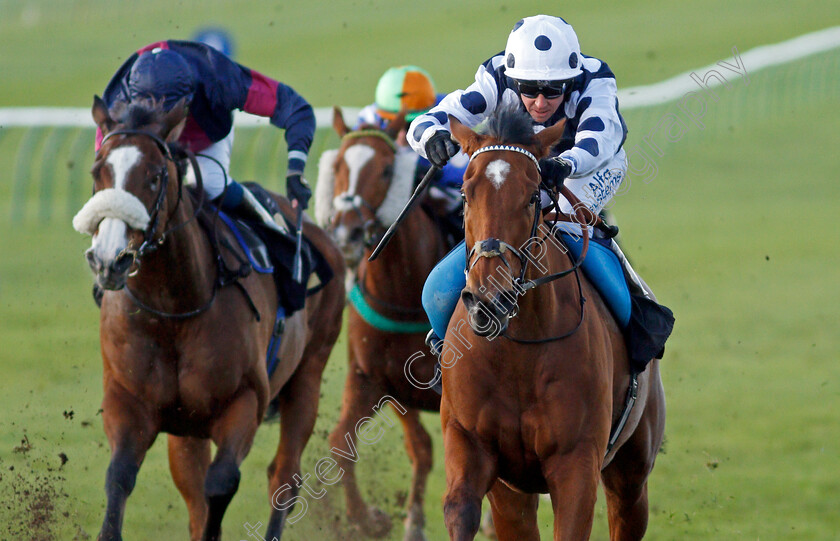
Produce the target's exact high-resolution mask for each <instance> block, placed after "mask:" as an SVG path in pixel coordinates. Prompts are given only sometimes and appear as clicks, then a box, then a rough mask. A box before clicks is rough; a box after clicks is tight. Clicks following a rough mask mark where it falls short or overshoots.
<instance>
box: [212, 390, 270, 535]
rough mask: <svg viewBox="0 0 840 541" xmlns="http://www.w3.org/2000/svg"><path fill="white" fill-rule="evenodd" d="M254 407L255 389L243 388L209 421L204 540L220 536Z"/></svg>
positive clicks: (249, 439) (254, 421) (251, 431)
mask: <svg viewBox="0 0 840 541" xmlns="http://www.w3.org/2000/svg"><path fill="white" fill-rule="evenodd" d="M257 409H258V405H257V395H256V392H255V391H254V390H252V389H245V390H243V391H242V392H240V394H239V395H237V396H236V398H234V399H233V400H232V401H231V402H230V404H228V406H227V407H226V408H225V410H224V412H223V413H222V414H221V416H220V417H219V418H218V419H217V420H216V422H215V423H213V427H212V429H211V431H210V435H211V437H212V439H213V442H215V444H216V447H217V450H216V456H215V458H214V459H213V462H212V463H211V464H210V466H209V467H208V468H207V475H206V477H205V479H204V498H205V500H206V501H207V521H206V523H205V526H204V535H203V536H202V539H203V540H204V541H215V540H217V539H220V538H221V531H222V518H223V517H224V515H225V511H226V510H227V506H228V504H230V501H231V499H233V495H234V494H236V490H237V488H239V478H240V472H239V464H241V463H242V460H243V459H244V458H245V456H246V455H247V454H248V451H249V450H250V449H251V444H252V443H253V441H254V435H255V434H256V432H257V426H258V423H259V419H258V418H257Z"/></svg>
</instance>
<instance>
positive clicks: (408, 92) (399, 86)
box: [376, 66, 436, 122]
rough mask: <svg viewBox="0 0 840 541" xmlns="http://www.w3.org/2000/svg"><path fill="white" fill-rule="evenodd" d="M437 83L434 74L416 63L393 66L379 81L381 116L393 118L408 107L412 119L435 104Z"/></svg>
mask: <svg viewBox="0 0 840 541" xmlns="http://www.w3.org/2000/svg"><path fill="white" fill-rule="evenodd" d="M435 101H436V95H435V83H434V82H433V81H432V77H431V75H429V73H428V72H427V71H426V70H424V69H423V68H418V67H417V66H399V67H396V68H390V69H389V70H388V71H386V72H385V73H384V74H383V75H382V77H380V78H379V82H378V83H377V84H376V109H377V112H378V113H379V115H380V116H381V117H382V118H386V119H388V120H393V119H394V118H396V117H397V113H399V112H400V111H401V110H403V109H404V110H406V111H407V114H406V115H405V119H406V121H407V122H411V121H412V120H414V119H415V118H417V117H418V116H420V115H422V114H423V113H425V112H426V111H428V110H429V109H431V108H432V106H434V104H435Z"/></svg>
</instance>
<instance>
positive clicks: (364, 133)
mask: <svg viewBox="0 0 840 541" xmlns="http://www.w3.org/2000/svg"><path fill="white" fill-rule="evenodd" d="M360 137H379V138H380V139H382V140H383V141H385V142H386V143H388V146H389V147H390V148H391V150H393V151H394V152H397V143H396V141H394V138H393V137H391V136H390V135H388V134H387V133H385V132H384V131H380V130H357V131H351V132H347V134H345V135H344V137H342V138H341V141H342V142H344V140H345V139H358V138H360Z"/></svg>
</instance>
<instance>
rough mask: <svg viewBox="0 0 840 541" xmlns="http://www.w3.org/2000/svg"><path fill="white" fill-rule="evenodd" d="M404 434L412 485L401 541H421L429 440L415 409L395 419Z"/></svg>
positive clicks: (422, 537) (428, 466) (429, 450)
mask: <svg viewBox="0 0 840 541" xmlns="http://www.w3.org/2000/svg"><path fill="white" fill-rule="evenodd" d="M397 417H399V419H400V422H402V425H403V431H404V432H405V449H406V451H407V452H408V457H409V458H410V459H411V466H412V481H411V492H410V493H409V495H408V515H407V516H406V518H405V537H404V541H424V540H425V539H426V536H425V535H424V534H423V528H424V527H425V525H426V518H425V514H424V513H423V499H424V496H425V494H426V480H427V479H428V477H429V472H430V471H431V470H432V438H431V436H429V433H428V432H426V429H425V428H423V425H422V424H421V423H420V412H419V410H416V409H410V410H408V411H406V413H405V414H404V415H398V416H397Z"/></svg>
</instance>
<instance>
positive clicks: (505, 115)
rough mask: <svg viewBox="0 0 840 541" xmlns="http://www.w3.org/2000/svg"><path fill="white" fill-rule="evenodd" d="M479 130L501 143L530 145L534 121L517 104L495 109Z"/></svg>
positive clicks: (532, 138) (532, 140) (532, 137)
mask: <svg viewBox="0 0 840 541" xmlns="http://www.w3.org/2000/svg"><path fill="white" fill-rule="evenodd" d="M481 132H482V133H483V134H485V135H489V136H491V137H493V138H494V139H498V140H499V141H501V142H503V143H514V144H519V145H530V144H532V143H533V142H534V121H533V120H532V119H531V115H529V114H528V112H527V111H523V110H522V109H521V108H520V107H518V106H517V105H508V106H504V107H501V108H499V109H496V111H494V112H493V114H492V115H490V117H489V118H488V119H487V122H486V123H485V124H484V127H483V129H482V130H481Z"/></svg>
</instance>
